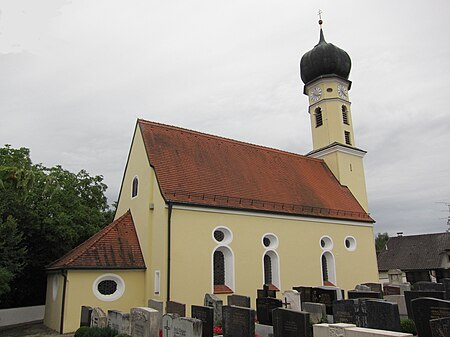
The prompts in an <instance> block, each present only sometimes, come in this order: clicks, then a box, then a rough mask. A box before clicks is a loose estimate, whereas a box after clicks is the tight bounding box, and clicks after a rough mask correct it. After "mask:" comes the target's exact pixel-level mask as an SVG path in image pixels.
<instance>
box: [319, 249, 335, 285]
mask: <svg viewBox="0 0 450 337" xmlns="http://www.w3.org/2000/svg"><path fill="white" fill-rule="evenodd" d="M320 262H321V265H322V282H323V285H336V266H335V263H334V256H333V254H332V253H331V252H330V251H325V252H324V253H323V254H322V256H321V261H320Z"/></svg>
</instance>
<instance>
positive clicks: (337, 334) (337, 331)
mask: <svg viewBox="0 0 450 337" xmlns="http://www.w3.org/2000/svg"><path fill="white" fill-rule="evenodd" d="M354 327H355V325H354V324H347V323H335V324H329V325H328V329H329V330H328V331H329V336H330V337H345V335H346V334H345V329H348V328H354Z"/></svg>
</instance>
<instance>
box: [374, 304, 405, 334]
mask: <svg viewBox="0 0 450 337" xmlns="http://www.w3.org/2000/svg"><path fill="white" fill-rule="evenodd" d="M366 312H367V328H371V329H379V330H389V331H398V332H400V331H401V327H400V314H399V311H398V306H397V303H392V302H387V301H383V300H367V301H366Z"/></svg>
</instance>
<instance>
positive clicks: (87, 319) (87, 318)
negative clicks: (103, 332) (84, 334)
mask: <svg viewBox="0 0 450 337" xmlns="http://www.w3.org/2000/svg"><path fill="white" fill-rule="evenodd" d="M91 316H92V307H89V306H85V305H83V306H82V307H81V318H80V327H81V326H90V325H91Z"/></svg>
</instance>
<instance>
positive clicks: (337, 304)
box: [333, 300, 359, 324]
mask: <svg viewBox="0 0 450 337" xmlns="http://www.w3.org/2000/svg"><path fill="white" fill-rule="evenodd" d="M358 306H359V301H358V300H340V301H334V302H333V320H334V323H348V324H356V323H357V321H358V318H357V316H358V312H359V310H358V309H359V308H358Z"/></svg>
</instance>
